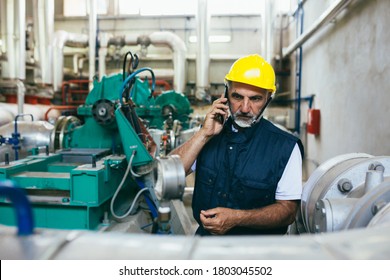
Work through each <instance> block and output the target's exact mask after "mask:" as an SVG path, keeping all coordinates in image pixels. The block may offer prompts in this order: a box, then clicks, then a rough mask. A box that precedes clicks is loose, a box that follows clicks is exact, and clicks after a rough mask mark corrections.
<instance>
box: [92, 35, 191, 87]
mask: <svg viewBox="0 0 390 280" xmlns="http://www.w3.org/2000/svg"><path fill="white" fill-rule="evenodd" d="M99 43H100V46H103V49H102V50H101V51H100V50H99V77H100V79H101V77H103V76H104V75H105V74H106V73H105V67H104V66H101V65H103V64H105V59H106V55H107V50H106V48H107V46H108V45H115V46H125V45H126V46H136V45H143V46H149V45H150V44H152V45H154V46H155V47H161V46H168V47H169V48H170V49H171V50H172V53H173V71H174V74H173V76H174V78H173V83H174V85H173V88H174V90H175V91H177V92H184V91H185V85H186V80H185V73H186V59H187V47H186V45H185V43H184V42H183V40H182V39H181V38H180V37H179V36H178V35H176V34H175V33H172V32H169V31H161V32H160V31H159V32H153V33H152V34H150V35H134V34H129V35H125V36H119V37H112V36H111V35H110V34H105V33H100V36H99Z"/></svg>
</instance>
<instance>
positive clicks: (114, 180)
mask: <svg viewBox="0 0 390 280" xmlns="http://www.w3.org/2000/svg"><path fill="white" fill-rule="evenodd" d="M142 71H150V72H151V73H152V77H153V82H154V75H153V72H152V71H151V69H149V68H147V69H146V68H142V69H140V70H137V71H135V72H133V73H131V74H128V75H122V74H118V75H114V76H111V77H103V78H102V80H101V81H100V82H97V81H94V87H93V89H92V91H91V92H90V93H89V95H88V97H87V99H86V101H85V104H84V105H81V106H79V108H78V110H77V117H76V116H62V117H60V118H59V119H58V120H57V122H56V124H55V125H54V129H53V131H52V133H51V136H50V137H51V139H50V143H51V144H50V149H48V148H47V149H46V151H45V152H39V149H38V148H37V149H36V150H35V152H34V154H33V155H30V156H27V157H25V158H23V159H19V160H15V161H12V162H7V161H5V162H1V163H0V180H3V179H4V180H6V179H8V180H12V181H14V182H15V183H16V185H17V186H18V187H19V188H22V189H24V190H25V192H26V194H27V195H28V197H29V199H30V201H31V203H32V205H33V213H34V221H35V224H36V226H37V227H43V228H58V229H90V230H96V229H99V227H101V226H102V225H103V224H105V223H107V221H109V220H110V219H113V218H114V219H115V218H116V220H118V219H119V220H120V219H121V218H123V217H124V216H125V215H123V216H118V214H115V213H116V212H122V213H123V212H124V211H123V209H124V207H123V205H125V206H127V205H129V202H131V201H133V202H134V201H135V200H136V198H138V197H139V194H141V192H142V195H143V197H144V201H145V204H146V205H147V206H148V208H149V209H147V212H148V213H149V215H150V219H151V220H152V221H153V219H156V218H157V217H158V209H159V206H160V203H161V200H162V199H163V200H164V199H171V198H173V197H180V196H182V194H183V193H184V186H185V179H184V178H185V175H184V169H183V170H181V169H182V166H180V165H181V163H180V160H178V159H175V160H174V163H173V165H174V167H175V168H176V170H178V172H176V173H177V174H175V175H174V177H177V178H176V179H177V180H175V182H176V183H175V186H168V187H169V188H170V192H169V193H170V194H172V193H174V195H173V196H172V195H170V197H169V198H164V197H160V196H159V198H157V196H156V193H155V190H154V188H155V185H156V177H157V175H156V174H160V175H161V174H162V173H161V172H157V171H156V168H157V167H158V166H163V169H167V167H168V166H167V165H166V164H164V163H163V164H161V163H162V162H163V161H162V160H163V159H161V161H160V160H159V162H160V164H156V159H155V155H156V143H155V142H154V140H153V138H152V137H151V136H150V134H149V133H148V130H147V128H146V127H145V125H144V122H143V121H142V120H141V119H140V118H139V117H138V115H137V112H138V111H139V112H141V113H144V114H145V116H146V114H148V116H152V117H151V118H150V120H151V121H150V123H151V124H152V123H153V124H156V126H157V125H159V126H161V125H162V123H163V119H164V116H162V114H161V107H159V106H157V105H156V100H155V98H154V97H151V96H152V92H153V89H154V84H152V90H150V89H149V88H146V84H145V82H142V81H141V80H139V78H138V77H137V76H136V75H137V74H139V73H141V72H142ZM135 92H136V93H135ZM133 94H134V96H137V99H136V100H137V102H139V100H141V99H142V98H143V101H142V102H143V103H144V105H145V106H144V107H145V108H146V107H147V108H149V109H148V110H147V111H146V110H144V109H143V108H144V107H142V108H141V107H140V106H137V104H136V103H135V102H133V99H132V95H133ZM169 94H170V95H171V94H172V93H169ZM145 96H148V97H146V99H145ZM148 102H149V103H148ZM180 102H181V101H180ZM157 104H158V102H157ZM174 104H175V103H174ZM175 105H177V104H175ZM185 106H187V105H185ZM155 108H157V109H155ZM157 111H158V112H160V113H158V112H157ZM151 112H152V113H151ZM188 112H189V111H188V108H187V109H186V114H187V113H188ZM181 113H182V112H180V114H181ZM183 115H184V114H183ZM16 124H17V123H15V126H16ZM21 138H23V135H21ZM49 150H50V151H51V152H49ZM170 162H172V159H170ZM171 164H172V163H171ZM168 169H169V168H168ZM130 174H131V175H130ZM168 176H170V177H172V174H169V175H168ZM168 179H172V178H168ZM157 180H160V181H163V182H166V181H172V180H167V179H166V178H165V179H164V178H157ZM159 185H161V184H159ZM173 189H174V191H172V190H173ZM145 190H147V191H145ZM160 193H164V191H160ZM136 194H137V196H136ZM115 209H117V210H115ZM118 209H120V210H118ZM14 221H15V218H14V213H13V209H12V205H10V202H9V201H7V200H6V199H4V198H1V197H0V223H1V224H6V225H14Z"/></svg>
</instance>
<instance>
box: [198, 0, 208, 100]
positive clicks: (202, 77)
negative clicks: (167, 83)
mask: <svg viewBox="0 0 390 280" xmlns="http://www.w3.org/2000/svg"><path fill="white" fill-rule="evenodd" d="M195 18H196V25H197V38H198V55H197V56H196V92H195V96H196V98H197V99H199V100H205V99H207V92H208V90H209V87H210V83H209V64H210V54H209V31H210V14H209V13H208V10H207V0H198V12H197V14H196V17H195Z"/></svg>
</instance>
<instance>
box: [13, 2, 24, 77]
mask: <svg viewBox="0 0 390 280" xmlns="http://www.w3.org/2000/svg"><path fill="white" fill-rule="evenodd" d="M14 3H15V15H14V18H13V20H14V26H15V30H14V34H15V62H16V63H15V67H16V68H15V77H16V78H18V79H20V80H25V79H26V0H16V1H15V2H14Z"/></svg>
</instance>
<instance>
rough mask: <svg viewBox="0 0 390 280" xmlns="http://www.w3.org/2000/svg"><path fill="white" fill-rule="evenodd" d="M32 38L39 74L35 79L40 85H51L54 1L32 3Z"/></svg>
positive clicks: (40, 0)
mask: <svg viewBox="0 0 390 280" xmlns="http://www.w3.org/2000/svg"><path fill="white" fill-rule="evenodd" d="M33 18H34V36H35V42H37V44H36V55H35V56H36V60H37V61H39V72H40V73H38V75H36V78H38V80H39V81H40V82H41V83H42V84H47V85H51V84H52V83H53V69H52V67H53V46H52V42H53V36H54V0H34V1H33Z"/></svg>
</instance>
